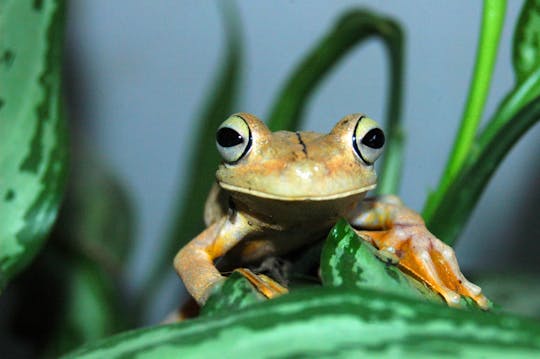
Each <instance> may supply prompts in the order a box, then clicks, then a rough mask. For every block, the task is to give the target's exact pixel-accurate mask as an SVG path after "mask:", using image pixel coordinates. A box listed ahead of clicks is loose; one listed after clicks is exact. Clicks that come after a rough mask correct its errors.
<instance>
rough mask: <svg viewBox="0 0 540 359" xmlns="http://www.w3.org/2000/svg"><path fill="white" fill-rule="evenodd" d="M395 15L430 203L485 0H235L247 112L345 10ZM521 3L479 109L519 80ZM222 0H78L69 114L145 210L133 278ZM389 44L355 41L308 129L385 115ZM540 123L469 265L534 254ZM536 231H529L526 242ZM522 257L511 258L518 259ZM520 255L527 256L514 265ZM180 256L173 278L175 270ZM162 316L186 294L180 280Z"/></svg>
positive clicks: (194, 107)
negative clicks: (359, 115)
mask: <svg viewBox="0 0 540 359" xmlns="http://www.w3.org/2000/svg"><path fill="white" fill-rule="evenodd" d="M354 6H367V7H369V8H371V9H373V10H376V11H378V12H381V13H383V14H387V15H391V16H393V17H394V18H396V19H399V21H400V22H401V23H402V25H403V27H404V30H405V32H406V39H407V44H406V87H405V96H404V111H403V115H404V125H405V128H406V131H407V143H406V148H405V150H406V153H405V160H406V163H405V165H404V175H403V183H402V188H401V195H402V197H403V199H404V201H405V202H406V203H407V204H409V205H410V206H411V207H412V208H414V209H417V210H419V209H421V207H422V204H423V202H424V200H425V196H426V193H427V191H428V189H430V188H432V187H434V186H435V185H436V184H437V182H438V179H439V176H440V174H441V171H442V168H443V166H444V164H445V161H446V158H447V154H448V151H449V148H450V146H451V144H452V141H453V134H454V133H455V131H456V129H457V126H458V119H459V118H460V116H461V113H462V110H463V106H464V102H465V98H466V94H467V91H468V85H469V79H470V76H471V73H472V69H473V63H474V56H475V48H476V43H477V40H478V29H479V26H480V16H481V7H482V3H481V2H480V1H439V2H434V1H399V2H398V1H341V2H330V1H328V2H323V1H248V0H245V1H238V7H239V9H240V16H241V20H242V28H243V35H244V38H243V40H244V45H245V63H244V66H243V73H244V78H243V83H242V94H241V96H240V98H241V101H240V102H241V103H240V105H239V107H238V108H237V109H236V110H238V111H240V110H241V111H246V112H252V113H255V114H257V115H259V116H260V117H262V118H264V116H265V115H266V114H267V113H268V110H269V106H270V104H271V103H272V101H273V99H274V97H275V95H276V93H277V91H278V90H279V89H280V87H281V86H282V85H283V83H284V80H285V79H286V78H287V76H288V74H289V73H290V71H291V70H292V69H293V67H294V66H295V65H296V64H297V63H298V62H299V60H300V59H301V58H302V56H303V55H304V54H305V53H306V51H307V50H308V49H310V48H311V47H312V46H313V45H314V43H315V42H316V40H318V39H320V38H321V36H322V35H323V34H324V33H325V32H326V31H327V30H328V29H329V27H330V26H332V24H333V23H334V21H335V20H336V18H337V17H338V16H339V15H340V14H341V13H342V12H343V11H345V10H346V9H349V8H351V7H354ZM520 6H521V2H520V1H511V2H509V4H508V11H507V18H506V23H505V29H504V32H503V35H502V41H501V47H500V50H499V57H498V61H497V65H496V69H495V73H494V78H493V84H492V90H491V92H490V95H489V99H488V103H487V107H486V112H485V116H484V118H488V117H489V115H491V114H492V113H493V111H494V109H495V108H496V106H497V104H498V103H499V101H500V100H501V98H502V97H503V95H504V94H505V93H507V91H509V90H510V89H511V88H512V86H513V83H514V78H513V73H512V69H511V61H510V58H511V45H510V44H511V39H512V33H513V28H514V25H515V22H516V19H517V15H518V11H519V8H520ZM221 20H222V19H221V17H220V16H219V9H218V6H216V3H215V2H214V1H152V2H150V1H142V0H137V1H108V0H93V1H73V2H71V4H70V9H69V16H68V30H67V34H68V58H69V65H70V68H71V73H72V82H73V84H72V87H73V88H74V90H73V91H76V94H72V95H74V97H76V98H77V99H78V100H76V101H75V104H76V105H75V106H74V107H73V108H72V109H71V116H72V117H74V118H76V119H77V120H79V121H80V122H81V123H82V125H83V126H82V129H83V136H84V137H85V141H86V142H89V143H90V144H91V145H92V146H93V148H94V149H95V150H96V152H97V153H98V154H99V155H100V156H101V157H102V158H103V159H104V160H105V161H106V162H107V163H108V164H109V166H110V167H111V168H112V169H114V171H115V172H116V174H117V176H118V177H119V178H120V180H121V181H122V182H123V183H124V185H125V186H126V188H127V189H128V190H129V192H130V195H131V197H132V199H133V201H134V205H135V207H136V212H137V217H138V220H139V223H138V228H137V240H138V246H137V248H136V250H135V253H134V256H133V258H132V262H131V270H130V273H129V280H130V283H131V286H132V288H135V289H136V288H138V286H139V285H140V283H141V278H143V277H144V273H146V272H147V271H148V268H149V264H150V263H151V262H152V261H153V260H155V256H154V255H155V253H156V251H157V248H158V243H159V241H160V239H161V238H163V235H164V233H165V230H166V227H167V225H168V221H169V220H170V210H171V209H172V208H173V201H174V199H175V194H176V188H177V186H178V183H183V182H184V181H185V178H186V177H185V176H186V173H188V170H189V169H188V168H186V158H187V155H188V153H189V151H190V149H191V148H192V146H193V144H194V143H193V141H194V138H193V136H192V132H193V125H194V123H195V122H196V120H197V114H198V113H199V110H200V108H201V105H202V104H203V103H204V99H205V96H206V94H207V93H208V91H209V90H210V89H211V88H212V86H213V85H214V84H213V80H214V75H215V73H216V70H217V67H218V65H219V64H220V56H221V55H222V54H223V51H224V49H223V41H224V36H223V27H222V23H221ZM387 75H388V74H387V69H386V58H385V54H384V51H383V47H382V46H381V44H380V43H378V42H376V41H370V42H368V43H367V44H366V45H364V46H362V47H361V48H357V49H356V50H354V51H353V52H352V53H351V54H350V55H349V56H347V57H346V58H345V60H344V61H343V62H342V63H341V64H340V65H339V66H338V68H337V70H336V71H334V72H333V73H332V74H331V76H329V77H328V78H327V79H326V80H325V81H324V83H323V84H322V86H321V87H320V89H319V90H318V91H317V93H316V95H315V96H314V98H313V99H312V101H311V103H310V105H309V110H308V113H307V121H306V123H305V126H304V127H305V128H306V129H310V130H317V131H327V130H329V129H330V128H331V127H332V126H333V124H334V123H335V122H336V121H337V120H338V119H340V118H341V117H342V116H343V115H345V114H348V113H353V112H364V113H367V114H369V115H370V116H371V117H373V118H375V119H382V118H383V117H382V115H383V107H384V103H385V102H384V101H385V98H386V86H387V83H386V82H387ZM539 150H540V128H539V126H537V127H536V128H534V129H533V130H532V131H531V132H530V133H529V134H527V136H526V137H525V138H524V140H523V141H522V142H521V143H519V145H518V146H516V147H515V148H514V150H513V151H512V152H511V153H510V155H509V156H508V157H507V159H506V160H505V161H504V163H503V164H502V166H501V167H500V169H499V171H498V172H497V174H496V176H495V178H493V180H492V181H491V183H490V185H489V187H488V188H487V191H486V192H485V194H484V196H483V197H482V199H481V201H480V203H479V205H478V207H477V209H476V211H475V212H474V215H473V216H472V218H471V220H470V222H469V225H468V226H467V229H466V231H465V233H464V234H463V236H462V240H461V241H460V242H459V244H458V246H457V253H458V258H459V259H460V263H461V265H462V267H463V268H464V269H465V270H473V271H474V270H478V269H490V270H496V271H506V270H508V268H510V265H516V264H517V265H518V266H525V265H529V266H531V265H533V266H534V265H535V263H536V259H535V258H534V255H533V254H531V253H533V252H534V251H533V250H532V248H531V246H536V247H535V248H538V244H535V243H534V241H535V240H537V239H539V238H540V227H539V225H538V224H536V223H535V222H534V220H535V218H536V217H537V215H536V213H538V212H537V211H538V210H539V209H540V208H539V205H538V202H540V201H539V200H540V198H539V197H540V190H539V189H538V188H537V185H538V183H540V181H539V179H540V167H539V166H538V163H537V161H538V159H539V156H538V154H539ZM527 239H529V242H526V240H527ZM510 258H514V262H513V263H511V262H510ZM515 258H518V262H515ZM172 273H173V271H172V267H171V278H172V277H174V276H173V274H172ZM169 282H170V283H169V288H168V289H167V290H165V291H164V293H163V295H162V296H161V297H162V303H161V306H162V307H161V308H158V309H156V310H155V312H156V313H157V314H155V315H156V318H157V317H159V315H160V314H161V313H163V312H166V311H167V310H169V309H170V308H171V307H172V306H174V304H173V303H174V302H177V300H178V293H177V291H178V290H179V288H181V285H180V281H179V280H177V279H171V280H170V281H169Z"/></svg>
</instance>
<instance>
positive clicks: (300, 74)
mask: <svg viewBox="0 0 540 359" xmlns="http://www.w3.org/2000/svg"><path fill="white" fill-rule="evenodd" d="M374 37H375V38H379V39H380V40H381V41H382V42H383V44H384V45H385V47H386V49H387V52H388V59H389V70H390V76H389V86H388V89H389V94H388V103H387V110H386V113H387V115H386V117H387V120H386V135H387V136H386V137H387V145H386V150H385V152H386V154H385V157H384V163H383V166H382V167H381V169H382V170H381V174H382V175H381V181H380V183H379V192H380V193H396V192H397V190H398V184H399V181H400V175H401V163H402V162H403V156H402V147H403V131H402V130H401V124H400V122H401V103H402V92H403V63H404V59H405V55H404V51H403V42H404V40H403V32H402V30H401V27H400V25H399V24H398V23H397V22H396V21H394V20H393V19H391V18H387V17H384V16H380V15H377V14H375V13H372V12H369V11H365V10H351V11H349V12H347V13H345V14H344V15H343V16H341V17H340V18H339V19H338V20H337V21H336V24H335V25H334V27H333V28H332V29H330V31H329V32H328V33H327V34H326V35H325V36H324V37H323V38H322V39H321V40H320V42H319V43H318V44H317V45H316V46H315V47H314V48H313V49H312V50H311V51H310V52H309V53H308V54H307V55H306V56H305V58H304V59H303V60H302V61H301V62H300V64H299V65H298V66H297V68H296V69H295V70H294V71H293V73H292V75H291V76H290V77H289V79H288V80H287V81H286V83H285V86H284V87H283V89H282V90H281V91H280V92H279V95H278V97H277V98H276V100H275V101H274V105H273V106H272V108H271V111H270V115H269V117H268V126H269V128H270V129H271V130H273V131H277V130H296V129H298V128H299V127H300V125H301V122H302V120H303V117H304V111H305V108H306V106H307V104H308V101H309V99H310V97H311V95H312V94H313V93H314V91H315V90H316V89H317V86H318V85H319V84H320V82H321V80H323V79H324V77H325V76H326V75H328V74H329V73H330V71H331V70H332V69H333V68H334V67H335V66H336V65H337V64H338V63H339V61H340V60H342V59H343V58H344V57H345V55H347V54H348V53H349V51H351V50H352V49H353V48H354V47H355V46H357V45H360V44H361V43H363V42H364V40H367V39H370V38H374ZM359 111H361V109H359ZM343 115H346V114H343ZM336 121H337V119H336Z"/></svg>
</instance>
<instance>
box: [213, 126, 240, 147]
mask: <svg viewBox="0 0 540 359" xmlns="http://www.w3.org/2000/svg"><path fill="white" fill-rule="evenodd" d="M216 141H217V143H219V145H220V146H221V147H233V146H236V145H239V144H241V143H242V142H244V138H243V137H242V135H241V134H239V133H238V132H236V131H235V130H233V129H232V128H229V127H222V128H220V129H219V130H218V132H217V133H216Z"/></svg>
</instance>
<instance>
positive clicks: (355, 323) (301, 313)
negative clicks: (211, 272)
mask: <svg viewBox="0 0 540 359" xmlns="http://www.w3.org/2000/svg"><path fill="white" fill-rule="evenodd" d="M539 350H540V324H538V322H536V321H532V320H526V319H520V318H517V317H513V316H506V315H500V316H499V315H492V314H486V313H482V312H471V311H466V310H458V309H452V308H448V307H444V306H440V305H437V304H434V303H429V302H423V301H418V300H415V299H409V298H405V297H402V296H397V295H395V294H390V293H383V292H379V291H376V290H371V289H362V290H360V289H341V288H340V289H338V288H317V289H309V290H302V291H298V292H296V293H291V294H288V295H284V296H282V297H279V298H276V299H274V300H270V301H266V302H263V303H258V304H254V305H253V306H250V307H248V308H245V309H244V310H242V311H239V312H235V313H232V314H226V313H224V314H221V315H216V316H212V317H206V318H200V319H195V320H190V321H185V322H183V323H179V324H173V325H165V326H158V327H153V328H148V329H142V330H136V331H131V332H127V333H124V334H121V335H118V336H114V337H111V338H108V339H105V340H103V341H101V342H98V343H94V344H90V345H87V346H85V347H83V348H81V349H80V350H78V351H76V352H73V353H71V354H69V355H67V356H66V358H119V357H122V358H126V357H135V356H136V357H137V358H164V357H193V356H195V355H196V356H199V357H201V358H209V357H216V356H219V357H224V356H230V357H234V358H250V357H253V355H254V353H256V356H257V357H260V358H290V357H299V356H304V357H305V356H307V357H317V358H326V357H332V358H335V357H361V356H362V355H364V356H366V357H373V356H376V357H378V358H395V357H414V358H433V357H437V358H468V357H471V358H474V357H481V356H485V357H489V358H508V357H517V356H519V357H522V358H535V357H537V356H538V352H539Z"/></svg>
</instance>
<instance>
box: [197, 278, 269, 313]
mask: <svg viewBox="0 0 540 359" xmlns="http://www.w3.org/2000/svg"><path fill="white" fill-rule="evenodd" d="M264 300H266V298H265V297H264V296H263V295H262V294H260V293H259V292H257V290H255V288H254V287H253V286H252V285H251V283H249V282H248V280H247V279H246V278H244V277H243V276H242V275H241V274H240V273H238V272H233V273H232V274H231V275H230V276H229V277H228V278H227V280H226V281H225V282H224V283H223V284H222V285H221V286H220V287H218V288H216V289H215V291H214V293H212V295H211V296H210V298H208V300H207V301H206V303H205V304H204V306H203V307H202V308H201V313H200V315H201V316H206V315H214V314H216V313H227V312H230V311H233V310H237V309H241V308H245V307H247V306H249V305H251V304H253V303H257V302H261V301H264Z"/></svg>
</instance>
